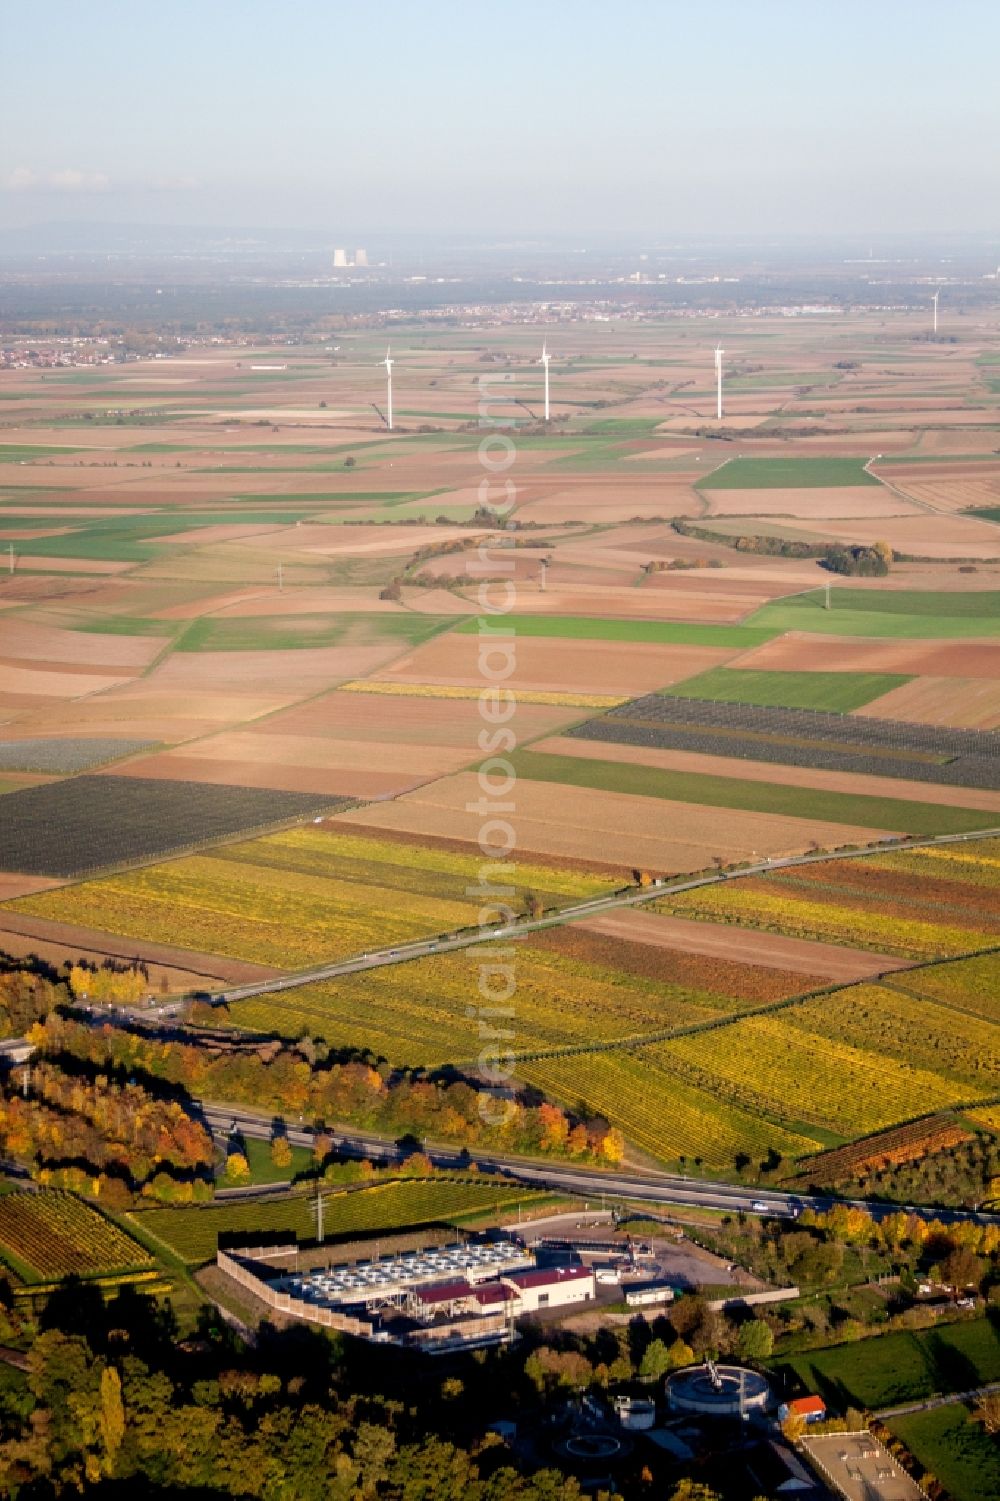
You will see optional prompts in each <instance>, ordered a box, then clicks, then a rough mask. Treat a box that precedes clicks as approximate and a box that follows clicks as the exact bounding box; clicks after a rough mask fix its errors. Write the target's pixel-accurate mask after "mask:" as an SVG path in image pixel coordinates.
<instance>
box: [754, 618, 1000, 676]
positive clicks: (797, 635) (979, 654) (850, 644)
mask: <svg viewBox="0 0 1000 1501" xmlns="http://www.w3.org/2000/svg"><path fill="white" fill-rule="evenodd" d="M928 629H929V630H933V621H932V620H929V621H928ZM739 665H740V666H741V667H748V668H759V669H766V670H768V671H774V672H903V673H909V674H911V675H912V676H914V677H938V678H950V677H975V678H1000V642H996V641H971V640H970V641H933V640H929V641H912V640H911V641H907V640H888V639H887V640H879V641H875V640H869V639H866V638H864V637H858V636H853V637H851V636H810V635H807V634H805V633H804V632H800V631H789V632H788V633H787V635H784V636H778V637H776V638H775V639H774V640H773V641H766V642H765V643H764V645H763V646H758V647H755V648H754V650H753V651H750V652H747V653H746V655H745V656H742V657H741V658H740V663H739Z"/></svg>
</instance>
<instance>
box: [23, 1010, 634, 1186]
mask: <svg viewBox="0 0 1000 1501" xmlns="http://www.w3.org/2000/svg"><path fill="white" fill-rule="evenodd" d="M31 1036H32V1040H33V1041H34V1042H35V1043H36V1044H37V1046H38V1047H39V1049H40V1051H41V1052H42V1053H44V1054H47V1055H49V1056H60V1055H63V1056H67V1057H71V1058H74V1059H77V1060H78V1061H80V1062H84V1063H87V1064H90V1065H92V1066H94V1067H96V1068H98V1069H100V1070H102V1071H117V1072H119V1073H121V1074H122V1075H124V1076H125V1077H128V1076H130V1075H132V1074H135V1073H144V1074H146V1075H147V1076H148V1077H149V1078H151V1079H162V1080H165V1081H167V1082H169V1083H170V1084H171V1085H173V1086H176V1087H178V1088H181V1089H183V1090H185V1091H186V1092H188V1093H189V1094H191V1095H194V1096H198V1097H204V1098H207V1099H212V1100H224V1101H227V1102H232V1103H246V1104H249V1105H253V1106H255V1107H256V1108H258V1109H265V1110H273V1111H274V1112H276V1113H278V1114H282V1115H292V1116H295V1115H302V1116H304V1117H305V1118H306V1119H309V1120H313V1121H317V1122H321V1123H322V1122H326V1123H329V1124H337V1123H342V1124H349V1125H352V1126H357V1127H362V1128H365V1129H368V1130H372V1131H377V1132H380V1133H382V1134H384V1135H391V1136H400V1135H414V1136H429V1137H431V1138H432V1139H434V1140H437V1141H442V1142H449V1143H452V1144H454V1145H457V1146H462V1147H468V1148H470V1149H472V1148H475V1147H477V1146H482V1147H489V1148H491V1149H494V1150H501V1149H505V1150H508V1151H515V1152H543V1153H550V1154H552V1155H555V1156H560V1157H570V1158H575V1159H577V1160H581V1161H600V1162H603V1163H610V1164H617V1163H619V1162H621V1160H622V1157H623V1155H624V1150H625V1143H624V1140H623V1138H622V1135H621V1133H620V1132H619V1131H617V1130H616V1129H614V1128H612V1127H610V1126H609V1125H608V1123H607V1121H605V1120H602V1119H597V1120H590V1121H584V1120H580V1119H578V1118H576V1117H575V1116H573V1115H572V1114H570V1113H569V1112H567V1111H565V1110H563V1109H561V1108H560V1107H559V1106H557V1105H551V1104H547V1103H540V1104H531V1103H528V1102H526V1101H525V1100H523V1099H515V1098H510V1099H504V1100H502V1101H501V1100H497V1099H496V1098H495V1097H494V1096H492V1095H490V1094H488V1093H487V1092H485V1091H483V1090H480V1089H477V1088H476V1087H475V1086H474V1085H472V1084H469V1083H468V1082H467V1081H465V1080H464V1079H453V1078H448V1077H445V1078H425V1077H423V1076H422V1075H420V1074H411V1073H405V1072H396V1073H389V1072H388V1071H387V1070H385V1069H384V1068H382V1069H380V1068H377V1067H375V1066H373V1064H372V1063H371V1062H366V1061H362V1060H349V1061H346V1062H345V1061H338V1060H337V1059H336V1058H335V1057H331V1056H329V1055H328V1056H327V1057H325V1058H322V1057H319V1056H318V1054H317V1051H316V1049H315V1047H314V1046H313V1045H312V1044H303V1046H302V1047H301V1048H300V1047H294V1046H285V1045H283V1044H276V1043H273V1042H272V1043H268V1044H266V1045H265V1046H264V1047H262V1048H261V1049H260V1050H258V1051H252V1050H247V1049H241V1050H239V1051H234V1052H229V1051H225V1050H220V1048H219V1045H218V1043H217V1042H216V1041H214V1040H212V1039H206V1040H205V1041H204V1042H199V1041H190V1042H188V1041H184V1042H182V1041H174V1040H170V1041H164V1040H162V1039H160V1038H157V1039H152V1038H149V1037H147V1036H143V1035H142V1034H140V1033H137V1032H130V1031H125V1030H124V1029H122V1028H119V1027H113V1026H111V1025H109V1024H105V1025H103V1026H101V1027H98V1028H95V1027H88V1026H85V1025H83V1024H82V1023H80V1022H77V1021H74V1020H72V1018H70V1017H66V1016H62V1015H59V1014H57V1013H53V1015H51V1016H50V1017H49V1018H48V1020H47V1021H46V1022H45V1023H44V1024H40V1025H38V1026H36V1027H35V1028H34V1030H33V1032H32V1034H31ZM494 1122H496V1124H494Z"/></svg>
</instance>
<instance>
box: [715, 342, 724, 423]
mask: <svg viewBox="0 0 1000 1501" xmlns="http://www.w3.org/2000/svg"><path fill="white" fill-rule="evenodd" d="M724 354H725V350H724V349H723V347H722V345H721V344H717V345H716V347H715V392H716V394H715V419H716V421H717V422H721V421H722V356H723V355H724Z"/></svg>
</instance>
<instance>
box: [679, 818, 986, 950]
mask: <svg viewBox="0 0 1000 1501" xmlns="http://www.w3.org/2000/svg"><path fill="white" fill-rule="evenodd" d="M956 848H957V849H959V850H961V851H962V852H963V858H961V859H956V860H954V861H953V862H951V863H949V862H948V861H947V859H946V858H945V859H939V858H936V852H933V851H932V850H930V849H928V850H912V851H905V852H901V853H899V854H886V855H874V856H870V857H867V858H865V859H863V860H839V861H830V862H822V863H817V864H816V865H812V866H804V867H800V868H797V869H794V870H790V871H787V872H782V871H775V872H774V873H773V874H772V875H767V876H756V877H752V878H749V879H747V880H744V881H738V882H733V883H732V884H730V885H720V886H709V887H705V888H703V889H701V890H699V891H691V892H683V893H678V894H677V895H676V896H669V895H668V896H665V897H664V898H663V901H662V902H659V903H657V904H656V905H657V906H658V907H659V908H660V909H661V910H663V911H668V912H671V913H673V914H674V915H676V916H678V917H692V918H698V919H701V920H703V921H707V922H714V923H720V922H722V923H730V924H734V925H735V926H737V927H745V928H755V929H759V930H762V931H764V932H770V933H784V934H786V935H788V936H789V937H795V938H811V939H815V940H818V941H821V942H825V943H844V944H847V945H851V944H856V943H857V941H858V935H859V934H863V935H864V942H865V944H866V946H867V947H868V948H872V949H879V950H881V951H883V952H884V953H887V954H895V955H898V956H899V957H901V958H904V959H913V960H916V961H918V962H919V961H921V960H924V961H926V960H929V959H944V958H949V957H958V956H961V955H967V954H974V953H976V952H977V951H979V950H983V949H989V948H994V947H997V946H998V945H1000V910H998V906H997V902H996V899H995V895H994V888H993V885H992V883H993V882H994V881H995V880H996V873H997V855H998V852H1000V846H998V842H997V841H996V840H995V839H993V840H990V839H984V840H975V841H970V842H969V843H968V844H963V845H961V846H957V847H956ZM941 872H945V873H946V874H945V875H944V877H943V878H942V876H941V874H940V873H941Z"/></svg>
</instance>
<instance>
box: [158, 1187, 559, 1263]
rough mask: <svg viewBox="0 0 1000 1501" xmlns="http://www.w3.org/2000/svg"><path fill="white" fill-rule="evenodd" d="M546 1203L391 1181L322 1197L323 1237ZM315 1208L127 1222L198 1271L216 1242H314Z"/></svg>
mask: <svg viewBox="0 0 1000 1501" xmlns="http://www.w3.org/2000/svg"><path fill="white" fill-rule="evenodd" d="M544 1201H545V1195H544V1193H542V1192H540V1191H539V1190H536V1189H530V1188H517V1189H515V1188H512V1187H511V1186H509V1185H496V1184H491V1183H490V1182H489V1181H484V1182H478V1181H474V1180H471V1179H465V1178H457V1179H456V1178H428V1179H420V1178H415V1179H393V1180H390V1181H388V1182H385V1183H378V1184H375V1185H373V1186H371V1187H368V1188H359V1189H340V1190H335V1189H334V1190H330V1191H324V1193H323V1230H324V1236H325V1238H326V1239H328V1240H332V1239H335V1238H342V1237H345V1236H348V1235H364V1234H369V1233H372V1232H375V1231H386V1232H388V1231H390V1230H392V1231H395V1230H404V1229H407V1228H409V1227H411V1226H418V1225H430V1224H436V1223H439V1222H440V1223H453V1222H455V1221H457V1220H460V1219H465V1218H475V1217H477V1216H479V1215H494V1214H502V1213H504V1212H505V1211H507V1212H509V1211H513V1210H515V1209H516V1208H517V1205H518V1204H523V1205H525V1206H529V1205H531V1204H532V1203H535V1202H544ZM315 1205H316V1198H315V1194H313V1195H308V1194H303V1193H290V1194H282V1195H280V1196H273V1197H269V1198H266V1199H258V1200H249V1201H247V1200H244V1201H240V1202H231V1203H229V1204H225V1205H222V1204H215V1205H208V1206H205V1207H204V1208H188V1209H145V1210H139V1211H136V1212H135V1213H134V1214H133V1215H132V1218H133V1219H134V1220H135V1223H136V1225H138V1226H139V1227H140V1228H141V1229H142V1230H144V1231H146V1232H147V1233H149V1234H150V1235H152V1236H154V1237H155V1238H156V1239H157V1240H160V1241H162V1242H164V1243H165V1244H166V1245H168V1246H169V1247H170V1249H171V1251H174V1252H176V1254H177V1255H179V1256H181V1257H182V1258H183V1259H184V1260H185V1261H186V1262H188V1263H189V1264H191V1265H198V1264H200V1263H202V1262H206V1261H211V1260H212V1258H213V1257H214V1256H215V1253H216V1250H217V1249H218V1241H219V1236H220V1235H225V1236H230V1235H239V1234H241V1233H245V1234H246V1235H248V1236H252V1235H254V1234H255V1233H267V1234H275V1233H280V1232H287V1233H288V1235H289V1237H290V1238H294V1239H297V1240H299V1241H308V1240H313V1239H315V1236H316V1221H315V1217H314V1211H315Z"/></svg>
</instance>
